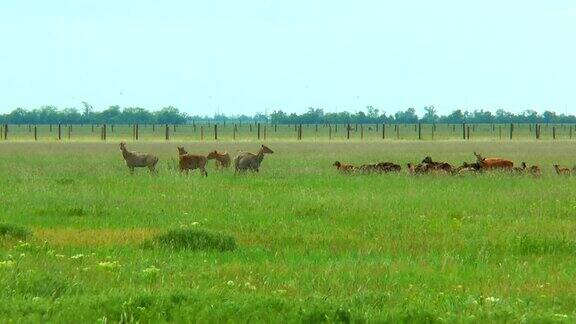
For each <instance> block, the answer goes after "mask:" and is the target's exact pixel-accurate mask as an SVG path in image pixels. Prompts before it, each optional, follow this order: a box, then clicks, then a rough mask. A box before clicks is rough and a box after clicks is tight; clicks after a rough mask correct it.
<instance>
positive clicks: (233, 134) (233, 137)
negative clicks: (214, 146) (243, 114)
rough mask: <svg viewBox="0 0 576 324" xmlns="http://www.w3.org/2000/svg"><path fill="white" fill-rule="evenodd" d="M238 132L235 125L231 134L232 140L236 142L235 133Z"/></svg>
mask: <svg viewBox="0 0 576 324" xmlns="http://www.w3.org/2000/svg"><path fill="white" fill-rule="evenodd" d="M237 131H238V128H237V127H236V124H234V131H233V132H232V139H233V140H236V132H237Z"/></svg>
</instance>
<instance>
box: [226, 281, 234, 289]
mask: <svg viewBox="0 0 576 324" xmlns="http://www.w3.org/2000/svg"><path fill="white" fill-rule="evenodd" d="M226 284H227V285H228V286H231V287H232V286H234V281H232V280H228V282H227V283H226Z"/></svg>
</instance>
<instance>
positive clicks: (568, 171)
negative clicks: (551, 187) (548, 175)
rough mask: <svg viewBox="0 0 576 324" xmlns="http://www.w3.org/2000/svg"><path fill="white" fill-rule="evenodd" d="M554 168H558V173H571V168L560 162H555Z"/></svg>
mask: <svg viewBox="0 0 576 324" xmlns="http://www.w3.org/2000/svg"><path fill="white" fill-rule="evenodd" d="M554 170H556V173H557V174H560V175H567V176H568V175H570V173H571V170H570V169H569V168H567V167H563V166H559V165H558V164H554Z"/></svg>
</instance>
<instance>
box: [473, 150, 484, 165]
mask: <svg viewBox="0 0 576 324" xmlns="http://www.w3.org/2000/svg"><path fill="white" fill-rule="evenodd" d="M474 155H475V156H476V162H478V163H482V162H484V158H483V157H482V155H480V154H478V153H476V152H474Z"/></svg>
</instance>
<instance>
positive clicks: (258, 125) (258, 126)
mask: <svg viewBox="0 0 576 324" xmlns="http://www.w3.org/2000/svg"><path fill="white" fill-rule="evenodd" d="M256 127H257V128H258V140H260V123H258V124H257V125H256Z"/></svg>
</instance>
